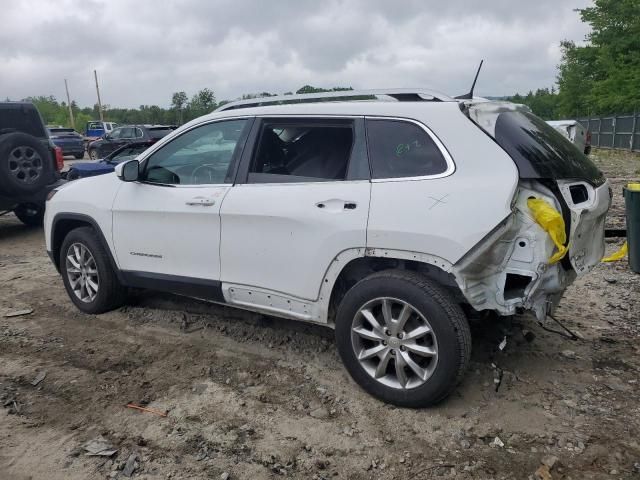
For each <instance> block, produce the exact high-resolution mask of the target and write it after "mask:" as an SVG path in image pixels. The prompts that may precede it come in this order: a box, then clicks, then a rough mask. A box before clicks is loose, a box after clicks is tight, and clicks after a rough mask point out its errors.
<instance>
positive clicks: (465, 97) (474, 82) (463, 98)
mask: <svg viewBox="0 0 640 480" xmlns="http://www.w3.org/2000/svg"><path fill="white" fill-rule="evenodd" d="M483 63H484V60H480V65H478V70H477V71H476V76H475V78H474V79H473V83H472V84H471V90H469V93H465V94H464V95H458V96H457V97H454V98H456V99H457V100H467V99H469V100H472V99H473V89H474V88H476V82H477V81H478V75H480V69H481V68H482V64H483Z"/></svg>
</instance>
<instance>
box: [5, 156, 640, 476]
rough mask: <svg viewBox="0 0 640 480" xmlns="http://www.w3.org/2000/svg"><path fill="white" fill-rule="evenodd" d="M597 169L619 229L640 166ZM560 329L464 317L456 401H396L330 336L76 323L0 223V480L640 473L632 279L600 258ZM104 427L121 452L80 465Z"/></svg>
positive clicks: (169, 303)
mask: <svg viewBox="0 0 640 480" xmlns="http://www.w3.org/2000/svg"><path fill="white" fill-rule="evenodd" d="M594 158H596V159H597V160H598V163H599V164H600V165H601V166H602V168H603V169H604V170H605V172H606V173H607V175H608V176H609V177H611V178H612V179H613V187H614V198H615V205H614V208H613V210H612V216H611V219H610V221H609V223H610V226H614V227H617V228H619V227H621V226H622V225H623V224H624V219H623V216H622V215H623V201H622V198H621V186H622V185H623V184H624V183H625V182H626V181H628V179H635V180H637V179H638V177H639V176H640V158H639V157H637V156H632V155H622V154H611V153H607V152H596V153H595V155H594ZM618 246H619V241H617V240H614V241H612V242H610V243H608V246H607V250H608V251H609V252H611V251H613V250H615V249H616V248H617V247H618ZM27 308H28V309H33V312H32V313H31V314H28V315H23V316H17V317H10V318H8V317H5V316H4V315H5V314H6V313H8V312H11V311H15V310H19V309H27ZM557 317H558V318H559V319H560V320H562V321H563V322H565V323H566V325H567V326H568V327H569V328H570V329H572V330H574V331H576V332H578V333H579V335H580V336H581V337H582V338H581V339H579V340H577V341H571V340H569V339H566V338H562V337H561V336H559V335H557V334H554V333H550V332H548V331H545V330H543V329H542V328H541V327H540V326H538V325H537V324H536V323H535V322H534V321H533V320H532V319H531V318H529V317H521V318H520V317H519V318H515V319H513V320H512V321H507V320H505V321H501V322H496V321H492V322H484V323H480V324H474V325H473V327H472V329H473V348H474V351H473V357H472V362H471V368H470V370H469V372H468V374H467V376H466V378H465V380H464V382H463V383H462V385H460V387H459V388H458V389H457V390H456V392H455V393H454V394H453V395H452V397H450V398H449V399H448V400H447V401H445V402H444V403H442V404H441V405H440V406H438V407H436V408H431V409H424V410H406V409H400V408H394V407H391V406H388V405H385V404H383V403H381V402H379V401H377V400H375V399H374V398H372V397H370V396H368V395H367V394H365V393H364V392H363V391H362V390H360V389H359V388H358V387H357V386H356V385H355V383H354V382H353V381H352V380H351V379H350V378H349V377H348V375H347V373H346V371H345V370H344V369H343V367H342V366H341V363H340V360H339V358H338V355H337V352H336V349H335V347H334V344H333V338H332V331H331V330H328V329H325V328H321V327H315V326H309V325H303V324H300V323H296V322H288V321H283V320H277V319H271V318H266V317H262V316H259V315H253V314H249V313H244V312H240V311H237V310H233V309H231V308H227V307H220V306H211V305H208V304H205V303H201V302H197V301H192V300H187V299H182V298H179V297H173V296H169V295H161V294H152V293H145V294H141V295H138V296H136V297H134V298H132V300H131V302H130V304H129V305H128V306H126V307H123V308H121V309H119V310H117V311H114V312H111V313H108V314H105V315H101V316H90V315H84V314H81V313H80V312H79V311H78V310H76V309H75V308H74V307H73V305H72V303H71V302H70V301H69V299H68V297H67V295H66V293H65V291H64V289H63V286H62V281H61V280H60V278H59V277H58V275H57V273H56V271H55V269H54V267H53V266H52V265H51V263H50V262H49V260H48V258H47V255H46V252H45V248H44V239H43V233H42V230H41V229H28V228H26V227H24V226H22V225H21V224H20V223H19V222H18V220H17V219H15V218H14V217H12V216H4V217H0V479H2V480H8V479H16V480H17V479H47V480H54V479H83V480H84V479H94V478H97V479H101V478H126V477H125V476H124V475H125V473H129V469H130V468H131V467H134V471H133V474H132V475H133V477H134V478H139V479H143V478H144V479H149V480H151V479H169V478H173V479H188V478H197V479H199V478H214V479H218V478H221V479H224V478H230V479H267V478H280V477H283V478H300V479H329V478H350V479H369V478H372V479H413V478H416V479H420V478H422V479H430V478H461V479H512V478H513V479H527V478H542V479H550V478H553V479H601V478H640V388H639V385H638V380H639V374H640V342H639V340H640V275H635V274H632V273H631V272H630V271H629V269H628V266H627V263H626V261H622V262H618V263H614V264H602V265H600V266H599V267H598V268H596V269H595V271H593V272H592V273H591V274H589V275H587V276H585V277H582V278H580V279H579V280H578V281H577V282H576V283H575V284H574V285H573V286H572V287H571V288H570V289H569V290H568V291H567V292H566V294H565V296H564V299H563V300H562V303H561V308H560V309H559V312H558V315H557ZM547 327H549V328H557V326H555V325H553V324H548V325H547ZM522 328H524V329H527V330H530V331H531V332H533V333H534V334H535V339H534V340H533V341H531V342H528V341H527V340H526V339H525V336H524V335H523V332H522V330H521V329H522ZM505 334H507V336H508V344H507V347H506V349H505V350H504V351H499V350H498V348H497V346H498V343H499V342H500V340H502V338H503V337H504V335H505ZM494 366H495V367H494ZM42 373H46V377H45V378H44V379H43V380H41V382H40V383H38V384H37V385H35V386H34V385H33V384H32V382H33V383H36V382H34V380H35V379H36V377H38V376H39V374H40V377H41V376H42V375H41V374H42ZM500 377H501V381H500V383H499V388H498V389H497V391H496V385H497V384H496V383H495V381H494V379H495V378H500ZM128 402H135V403H137V404H142V405H147V406H148V407H150V408H154V409H157V410H160V411H165V410H167V411H168V416H166V417H160V416H157V415H154V414H152V413H146V412H141V411H137V410H133V409H130V408H126V405H127V403H128ZM99 435H102V436H103V437H104V438H105V439H106V440H107V441H108V442H109V443H111V444H112V445H113V447H114V449H117V453H115V454H114V455H113V456H111V457H96V456H86V455H85V451H84V449H83V445H84V444H85V443H86V442H87V441H89V440H91V439H94V438H95V437H97V436H99ZM128 460H129V461H128ZM134 460H135V461H134ZM543 462H544V463H546V464H547V465H550V466H551V468H549V466H544V464H543ZM127 463H128V464H129V465H127ZM127 467H129V468H127ZM536 471H537V472H538V473H537V477H536V476H535V475H536V473H535V472H536Z"/></svg>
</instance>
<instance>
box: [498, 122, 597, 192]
mask: <svg viewBox="0 0 640 480" xmlns="http://www.w3.org/2000/svg"><path fill="white" fill-rule="evenodd" d="M495 132H496V137H495V138H496V141H497V142H498V144H499V145H500V146H501V147H502V148H504V149H505V150H506V152H507V153H508V154H509V155H510V156H511V158H513V161H514V162H515V164H516V165H517V166H518V170H519V171H520V177H522V178H552V179H553V178H558V179H581V180H585V181H588V182H590V183H592V184H593V185H596V186H598V185H601V184H603V183H604V181H605V179H604V176H603V175H602V172H601V171H600V170H599V169H598V167H596V166H595V164H594V163H593V162H592V161H591V160H589V158H588V157H587V156H586V155H585V154H584V153H582V152H581V151H580V150H579V149H578V148H577V147H576V146H575V145H574V144H573V143H571V142H570V141H569V140H568V139H567V138H566V137H564V136H563V135H562V134H561V133H560V132H558V131H557V130H555V129H554V128H553V127H552V126H550V125H548V124H547V123H546V122H545V121H544V120H542V119H540V118H538V117H536V116H535V115H533V114H531V113H528V112H502V113H501V114H500V115H498V118H497V120H496V128H495Z"/></svg>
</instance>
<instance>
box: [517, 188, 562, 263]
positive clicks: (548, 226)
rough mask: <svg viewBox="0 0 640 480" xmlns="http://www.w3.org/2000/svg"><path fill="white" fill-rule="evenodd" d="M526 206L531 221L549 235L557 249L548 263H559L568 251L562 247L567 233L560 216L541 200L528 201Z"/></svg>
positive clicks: (531, 199) (532, 199)
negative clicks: (531, 217)
mask: <svg viewBox="0 0 640 480" xmlns="http://www.w3.org/2000/svg"><path fill="white" fill-rule="evenodd" d="M527 206H528V207H529V209H530V210H531V213H533V219H534V220H535V221H536V223H537V224H538V225H540V226H541V227H542V229H543V230H544V231H546V232H547V233H548V234H549V236H550V237H551V240H553V243H554V245H555V246H556V248H557V249H558V251H557V252H556V253H554V254H553V255H552V256H551V258H550V259H549V263H550V264H551V265H553V264H554V263H556V262H559V261H560V260H562V259H563V258H564V256H565V255H566V254H567V252H568V251H569V248H568V247H565V245H564V244H565V243H566V242H567V232H566V230H565V226H564V219H563V218H562V215H561V214H560V212H558V211H557V210H556V209H555V208H553V206H552V205H551V204H550V203H549V202H547V201H546V200H543V199H541V198H530V199H528V200H527Z"/></svg>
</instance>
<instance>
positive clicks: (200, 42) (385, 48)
mask: <svg viewBox="0 0 640 480" xmlns="http://www.w3.org/2000/svg"><path fill="white" fill-rule="evenodd" d="M589 1H590V0H538V1H536V2H530V1H513V0H493V1H491V0H488V1H485V2H476V1H473V0H448V1H442V0H440V1H425V0H406V1H401V0H397V1H387V0H349V1H346V0H325V1H324V2H312V1H306V0H279V1H271V2H267V1H258V0H254V1H252V2H249V1H244V2H243V1H239V0H185V1H181V2H178V1H174V2H172V1H168V0H155V1H154V0H137V1H135V2H134V1H130V0H129V1H127V0H109V1H101V0H59V1H56V2H50V1H46V0H24V1H20V2H17V1H16V2H7V4H6V5H5V4H3V13H2V28H0V65H1V67H0V96H1V97H3V98H4V97H9V98H11V99H20V98H23V97H26V96H30V95H42V94H43V95H55V96H57V97H58V98H61V99H62V98H63V97H64V83H63V79H64V78H67V79H69V83H70V87H71V89H72V96H73V98H74V99H75V100H76V101H77V102H78V103H79V104H81V105H91V104H93V103H94V102H95V95H94V90H93V88H94V87H93V73H92V72H93V69H94V68H96V69H97V70H98V73H99V75H100V80H101V89H102V94H103V98H104V101H105V102H106V103H108V104H110V105H113V106H138V105H140V104H158V105H163V106H166V105H168V103H169V101H170V98H171V93H172V92H174V91H177V90H185V91H187V93H189V94H193V93H195V92H196V91H197V90H199V89H201V88H204V87H209V88H211V89H213V90H214V91H215V92H216V95H217V96H218V98H220V99H222V98H235V97H238V96H240V95H241V94H243V93H250V92H261V91H271V92H280V93H281V92H284V91H287V90H294V89H296V88H299V87H300V86H302V85H304V84H313V85H318V86H325V87H331V86H343V85H350V86H353V87H356V88H375V87H417V86H420V87H432V88H435V89H438V90H442V91H444V92H446V93H449V94H458V93H462V92H463V91H465V90H466V89H468V86H469V84H470V82H471V79H472V76H473V73H474V69H475V67H476V65H477V62H478V61H479V59H480V58H485V59H486V62H485V67H484V71H483V73H482V75H481V77H480V80H479V83H478V87H477V93H478V94H481V95H502V94H510V93H514V92H526V91H528V90H529V89H535V88H538V87H545V86H551V85H552V84H553V83H554V81H555V75H556V70H555V66H556V65H557V63H558V62H559V60H560V51H559V42H560V40H562V39H565V38H566V39H571V40H576V41H581V40H583V38H584V36H585V35H586V33H587V28H586V26H585V25H583V24H581V23H580V20H579V18H578V14H577V13H576V12H574V11H573V10H574V9H575V8H578V7H584V6H585V5H587V4H588V3H589Z"/></svg>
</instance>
